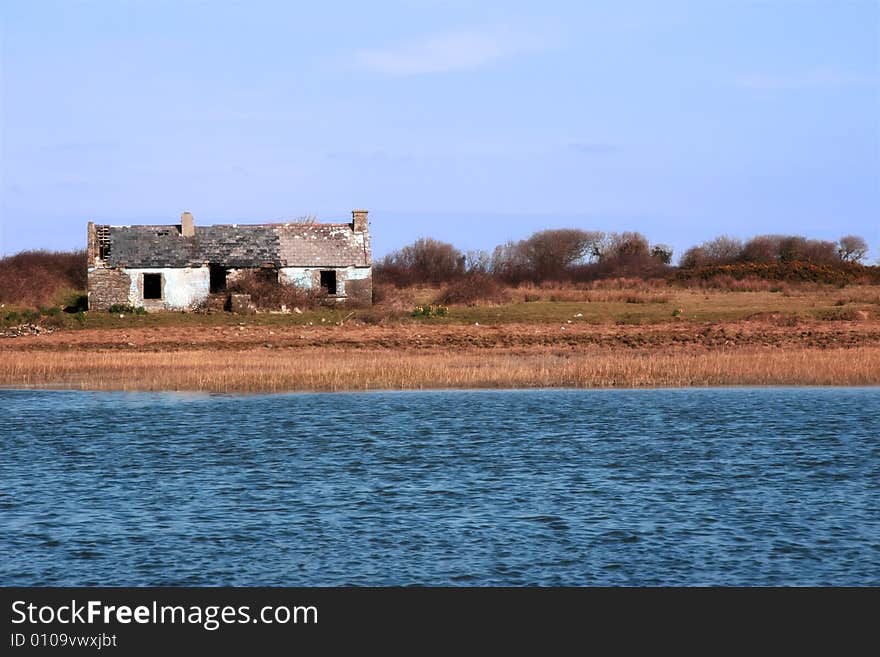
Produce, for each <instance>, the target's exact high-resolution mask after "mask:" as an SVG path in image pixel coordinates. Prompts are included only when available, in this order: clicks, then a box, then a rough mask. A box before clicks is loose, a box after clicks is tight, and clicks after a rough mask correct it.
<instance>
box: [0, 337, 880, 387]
mask: <svg viewBox="0 0 880 657" xmlns="http://www.w3.org/2000/svg"><path fill="white" fill-rule="evenodd" d="M878 384H880V347H876V346H868V347H855V348H850V349H813V348H795V349H770V348H760V347H748V348H735V349H720V350H712V351H709V350H705V349H693V348H687V349H684V348H683V349H663V350H651V351H648V350H645V351H641V350H628V351H627V350H608V349H602V348H590V349H583V350H577V351H567V352H565V351H558V352H537V353H535V352H517V351H514V350H508V351H504V350H494V349H493V350H464V351H458V352H449V351H444V350H432V351H421V352H417V351H403V352H401V351H389V350H378V349H374V350H362V351H355V350H338V349H337V350H333V349H326V348H322V349H283V350H268V349H252V350H247V351H222V352H214V351H189V350H177V351H169V352H135V353H120V352H119V351H97V352H91V353H88V352H79V353H78V354H75V355H74V354H71V353H58V352H30V351H11V352H8V353H5V354H3V358H2V359H0V385H4V386H15V387H29V386H37V387H42V386H47V387H61V388H75V389H90V390H192V391H214V392H281V391H296V390H375V389H419V388H525V387H532V388H539V387H583V388H588V387H596V388H608V387H678V386H727V385H878Z"/></svg>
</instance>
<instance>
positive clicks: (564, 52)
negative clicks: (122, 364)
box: [0, 0, 880, 260]
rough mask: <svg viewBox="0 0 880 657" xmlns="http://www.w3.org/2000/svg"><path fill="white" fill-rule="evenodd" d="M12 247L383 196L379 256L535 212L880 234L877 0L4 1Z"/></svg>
mask: <svg viewBox="0 0 880 657" xmlns="http://www.w3.org/2000/svg"><path fill="white" fill-rule="evenodd" d="M0 21H2V28H0V38H2V44H0V47H2V59H0V154H2V158H0V160H2V161H0V193H2V198H0V254H10V253H14V252H17V251H20V250H23V249H33V248H48V249H71V248H83V247H84V246H85V239H86V222H87V221H89V220H93V221H96V222H98V223H110V224H114V225H126V224H137V223H177V222H179V217H180V213H181V212H182V211H184V210H189V211H191V212H193V214H194V215H195V219H196V224H197V225H198V224H212V223H263V222H272V221H284V220H289V219H293V218H296V217H300V216H302V215H306V214H313V215H317V217H318V219H319V220H321V221H345V220H348V219H349V218H350V211H351V210H352V209H354V208H361V207H363V208H366V209H368V210H369V211H370V219H371V229H372V233H373V246H374V254H375V255H377V256H381V255H383V254H385V253H387V252H389V251H390V250H393V249H396V248H399V247H401V246H403V245H405V244H408V243H410V242H412V241H413V240H415V239H416V238H418V237H422V236H429V237H434V238H437V239H442V240H445V241H450V242H452V243H454V244H455V245H456V246H458V247H459V248H461V249H463V250H470V249H489V250H491V249H492V248H493V247H494V246H495V245H496V244H499V243H502V242H505V241H507V240H510V239H522V238H524V237H526V236H528V235H529V234H530V233H532V232H533V231H535V230H540V229H545V228H558V227H577V228H584V229H596V230H607V231H623V230H638V231H641V232H643V233H644V234H645V235H646V236H647V237H648V238H649V239H650V240H651V241H652V242H655V243H666V244H670V245H672V246H673V247H674V248H675V250H676V252H677V254H681V252H682V251H683V250H684V249H685V248H687V247H688V246H690V245H693V244H696V243H699V242H702V241H704V240H706V239H710V238H712V237H714V236H716V235H720V234H728V235H734V236H740V237H747V236H750V235H754V234H763V233H797V234H804V235H808V236H810V237H816V238H824V239H836V238H838V237H840V236H841V235H844V234H849V233H855V234H859V235H862V236H864V237H865V238H866V239H867V240H868V241H869V243H870V245H871V247H872V254H871V258H872V260H875V259H877V258H880V1H878V0H865V1H852V0H827V1H808V0H804V1H794V0H792V1H786V0H776V1H774V0H765V1H760V2H758V1H751V2H746V1H737V0H699V1H697V0H694V1H691V2H683V1H678V0H664V2H656V1H653V0H651V1H637V0H615V2H588V1H585V0H580V1H571V2H555V1H553V0H542V1H540V2H534V1H533V2H517V1H516V0H505V1H503V2H493V1H491V0H487V1H483V2H475V1H466V0H421V1H418V0H389V1H381V0H372V1H371V2H333V1H332V0H327V1H323V2H310V3H305V2H280V1H279V2H269V1H261V0H248V1H247V2H232V1H225V0H213V1H212V2H189V1H186V0H177V1H174V2H167V1H162V0H153V1H150V2H147V1H135V0H113V1H111V0H105V1H103V2H95V1H92V2H76V1H74V0H68V1H58V2H51V1H48V0H0Z"/></svg>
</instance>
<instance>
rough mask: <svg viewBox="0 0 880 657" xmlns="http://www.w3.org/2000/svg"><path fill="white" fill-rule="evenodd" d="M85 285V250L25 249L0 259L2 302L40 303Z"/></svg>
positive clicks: (29, 304) (84, 287)
mask: <svg viewBox="0 0 880 657" xmlns="http://www.w3.org/2000/svg"><path fill="white" fill-rule="evenodd" d="M86 286H87V260H86V252H85V251H22V252H21V253H17V254H15V255H11V256H7V257H5V258H0V303H9V304H20V305H26V306H41V305H46V304H49V303H51V302H53V301H55V300H56V299H57V298H58V297H59V296H60V295H62V294H67V293H69V292H71V291H74V292H76V291H84V290H85V289H86Z"/></svg>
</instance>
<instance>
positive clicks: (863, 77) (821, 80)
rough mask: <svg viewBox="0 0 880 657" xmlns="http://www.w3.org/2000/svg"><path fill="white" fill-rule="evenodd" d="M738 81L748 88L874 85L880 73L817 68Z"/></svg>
mask: <svg viewBox="0 0 880 657" xmlns="http://www.w3.org/2000/svg"><path fill="white" fill-rule="evenodd" d="M736 83H737V84H738V85H739V86H741V87H746V88H748V89H828V88H835V87H863V86H873V85H876V84H878V83H880V75H868V74H864V73H845V72H843V71H838V70H835V69H832V68H817V69H813V70H810V71H805V72H802V73H793V74H789V75H768V74H755V75H742V76H740V77H738V78H737V80H736Z"/></svg>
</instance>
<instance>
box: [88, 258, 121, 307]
mask: <svg viewBox="0 0 880 657" xmlns="http://www.w3.org/2000/svg"><path fill="white" fill-rule="evenodd" d="M130 289H131V277H130V276H129V275H128V274H127V273H126V272H124V271H120V270H118V269H105V268H103V267H97V268H90V269H89V310H107V309H108V308H109V307H110V306H113V305H116V304H120V305H129V303H128V296H129V290H130Z"/></svg>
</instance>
